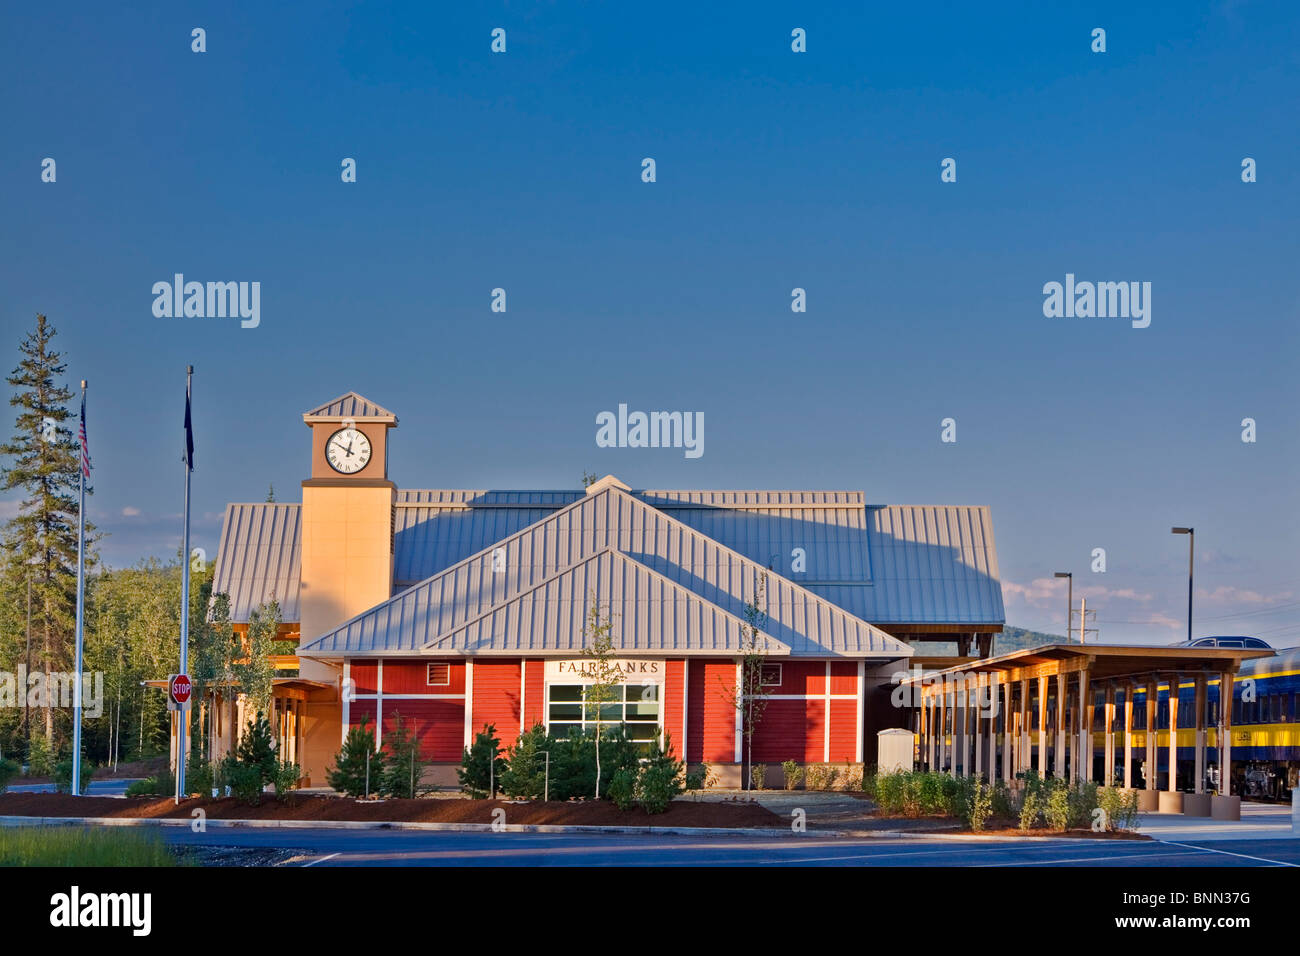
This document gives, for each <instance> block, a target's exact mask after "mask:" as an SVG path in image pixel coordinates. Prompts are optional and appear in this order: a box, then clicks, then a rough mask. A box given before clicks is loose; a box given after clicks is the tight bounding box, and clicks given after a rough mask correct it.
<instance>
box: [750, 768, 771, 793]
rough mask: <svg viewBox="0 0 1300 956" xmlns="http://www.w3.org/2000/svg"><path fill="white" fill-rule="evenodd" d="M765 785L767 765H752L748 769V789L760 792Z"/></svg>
mask: <svg viewBox="0 0 1300 956" xmlns="http://www.w3.org/2000/svg"><path fill="white" fill-rule="evenodd" d="M765 783H767V764H762V763H756V764H754V766H752V767H750V768H749V789H750V790H762V789H763V784H765Z"/></svg>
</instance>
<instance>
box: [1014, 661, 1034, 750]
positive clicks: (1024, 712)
mask: <svg viewBox="0 0 1300 956" xmlns="http://www.w3.org/2000/svg"><path fill="white" fill-rule="evenodd" d="M1018 729H1019V731H1020V733H1019V735H1018V736H1019V740H1018V743H1019V745H1020V746H1019V749H1020V758H1019V759H1018V760H1017V761H1016V769H1017V770H1019V771H1021V772H1024V771H1026V770H1028V769H1029V768H1030V767H1031V766H1033V762H1032V760H1031V756H1032V755H1031V754H1030V752H1029V678H1028V677H1022V678H1021V679H1020V726H1019V728H1018Z"/></svg>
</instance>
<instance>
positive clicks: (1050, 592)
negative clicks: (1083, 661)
mask: <svg viewBox="0 0 1300 956" xmlns="http://www.w3.org/2000/svg"><path fill="white" fill-rule="evenodd" d="M1067 587H1068V582H1067V581H1066V579H1064V578H1057V577H1051V578H1034V580H1033V581H1031V582H1029V583H1028V584H1017V583H1016V582H1014V581H1003V582H1002V599H1003V600H1004V601H1006V602H1007V603H1008V604H1010V603H1011V601H1012V599H1013V598H1014V599H1018V600H1020V601H1023V602H1024V603H1025V604H1028V605H1030V606H1031V607H1053V606H1055V605H1057V604H1059V603H1060V601H1061V600H1062V599H1063V598H1064V597H1065V595H1066V593H1067ZM1074 597H1075V599H1076V601H1077V600H1078V599H1079V598H1080V597H1085V598H1088V599H1089V600H1094V599H1109V600H1112V601H1140V602H1146V601H1150V600H1151V598H1152V595H1151V594H1148V593H1145V592H1142V591H1135V590H1133V588H1111V587H1107V586H1106V585H1104V584H1088V585H1078V586H1076V587H1075V589H1074Z"/></svg>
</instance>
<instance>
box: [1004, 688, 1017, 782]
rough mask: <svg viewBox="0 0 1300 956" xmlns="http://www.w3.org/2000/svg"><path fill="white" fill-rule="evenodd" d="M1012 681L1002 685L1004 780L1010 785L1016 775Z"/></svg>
mask: <svg viewBox="0 0 1300 956" xmlns="http://www.w3.org/2000/svg"><path fill="white" fill-rule="evenodd" d="M1012 724H1013V721H1012V713H1011V681H1009V680H1008V681H1007V682H1006V683H1004V684H1003V685H1002V779H1003V780H1004V781H1005V782H1006V783H1008V784H1010V783H1011V778H1012V777H1013V776H1014V775H1015V774H1014V772H1013V771H1012V769H1011V731H1012Z"/></svg>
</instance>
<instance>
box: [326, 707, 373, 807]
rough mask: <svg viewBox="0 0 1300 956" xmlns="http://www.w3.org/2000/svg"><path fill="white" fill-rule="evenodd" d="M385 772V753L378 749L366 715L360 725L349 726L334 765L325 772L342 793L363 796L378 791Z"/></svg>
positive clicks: (331, 784)
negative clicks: (376, 750) (378, 751)
mask: <svg viewBox="0 0 1300 956" xmlns="http://www.w3.org/2000/svg"><path fill="white" fill-rule="evenodd" d="M367 755H368V758H369V762H368V763H367ZM367 767H368V768H369V772H368V774H367ZM383 772H384V756H383V754H381V753H376V752H375V732H374V730H372V729H371V728H370V718H369V717H366V718H363V719H362V721H361V726H359V727H350V728H348V735H347V737H345V738H344V739H343V747H342V749H341V750H339V752H338V753H337V754H336V755H335V756H334V764H333V766H331V767H330V768H329V769H327V770H326V771H325V782H326V783H328V784H329V785H330V786H331V787H332V788H334V789H335V790H337V791H338V792H339V793H344V794H347V795H348V796H349V797H361V796H365V795H366V793H367V791H369V792H371V793H374V792H377V791H378V790H379V781H380V779H381V778H382V776H383ZM367 778H368V782H369V786H368V787H367Z"/></svg>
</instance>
